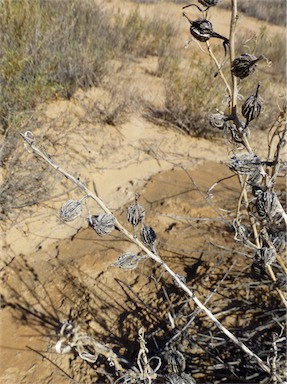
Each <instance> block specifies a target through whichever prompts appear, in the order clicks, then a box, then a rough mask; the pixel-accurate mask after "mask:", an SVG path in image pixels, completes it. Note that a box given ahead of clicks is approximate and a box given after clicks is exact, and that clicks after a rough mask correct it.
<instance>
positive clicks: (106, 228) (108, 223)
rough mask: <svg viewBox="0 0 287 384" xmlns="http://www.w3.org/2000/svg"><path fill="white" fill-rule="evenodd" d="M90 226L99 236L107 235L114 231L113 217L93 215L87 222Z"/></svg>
mask: <svg viewBox="0 0 287 384" xmlns="http://www.w3.org/2000/svg"><path fill="white" fill-rule="evenodd" d="M89 224H90V226H91V227H92V228H93V229H94V230H95V231H96V232H97V234H98V235H100V236H106V235H109V234H110V233H111V232H112V231H113V230H114V229H115V217H114V216H113V215H108V214H104V215H93V216H91V218H90V221H89Z"/></svg>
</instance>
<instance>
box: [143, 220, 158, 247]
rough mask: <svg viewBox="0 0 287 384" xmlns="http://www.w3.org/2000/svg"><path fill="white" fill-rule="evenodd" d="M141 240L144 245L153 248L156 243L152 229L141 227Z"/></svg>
mask: <svg viewBox="0 0 287 384" xmlns="http://www.w3.org/2000/svg"><path fill="white" fill-rule="evenodd" d="M141 240H142V242H143V243H144V244H145V245H147V246H149V247H150V248H151V249H153V248H154V246H155V242H156V233H155V231H154V230H153V229H152V227H150V226H149V225H145V224H143V225H142V228H141Z"/></svg>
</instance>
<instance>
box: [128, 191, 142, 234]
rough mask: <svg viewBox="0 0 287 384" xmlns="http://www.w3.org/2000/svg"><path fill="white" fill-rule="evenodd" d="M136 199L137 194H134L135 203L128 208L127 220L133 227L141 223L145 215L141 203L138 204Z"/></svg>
mask: <svg viewBox="0 0 287 384" xmlns="http://www.w3.org/2000/svg"><path fill="white" fill-rule="evenodd" d="M137 200H138V195H136V198H135V203H134V204H132V205H131V206H130V207H129V208H128V221H129V223H131V224H132V225H133V226H134V227H136V226H137V225H139V224H140V223H142V221H143V219H144V217H145V210H144V208H143V207H142V206H141V205H139V204H138V202H137Z"/></svg>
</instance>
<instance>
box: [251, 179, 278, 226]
mask: <svg viewBox="0 0 287 384" xmlns="http://www.w3.org/2000/svg"><path fill="white" fill-rule="evenodd" d="M253 193H254V195H255V196H256V202H255V207H256V210H257V213H258V215H259V216H260V217H262V218H264V219H269V220H271V219H273V218H275V217H276V216H277V215H278V214H279V213H280V211H279V205H278V199H277V196H276V193H275V192H272V191H270V190H268V189H267V190H265V191H264V190H263V189H262V188H260V187H258V186H254V187H253Z"/></svg>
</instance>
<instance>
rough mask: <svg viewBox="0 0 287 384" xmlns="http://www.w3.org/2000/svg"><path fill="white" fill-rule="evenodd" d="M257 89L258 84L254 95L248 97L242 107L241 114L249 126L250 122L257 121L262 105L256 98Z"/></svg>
mask: <svg viewBox="0 0 287 384" xmlns="http://www.w3.org/2000/svg"><path fill="white" fill-rule="evenodd" d="M259 87H260V84H258V87H257V91H256V93H255V95H251V96H249V97H248V98H247V99H246V100H245V102H244V104H243V105H242V108H241V112H242V115H243V116H244V117H245V119H246V124H249V123H250V121H252V120H254V119H257V117H258V116H259V115H260V112H261V107H262V105H261V102H260V100H259V96H258V91H259Z"/></svg>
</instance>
